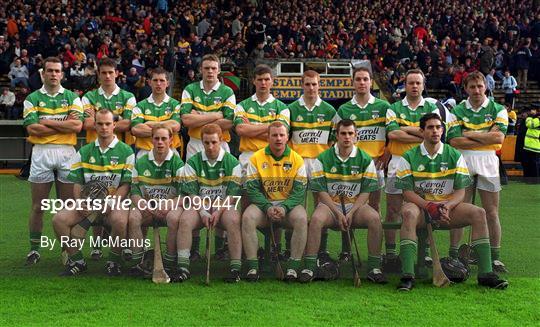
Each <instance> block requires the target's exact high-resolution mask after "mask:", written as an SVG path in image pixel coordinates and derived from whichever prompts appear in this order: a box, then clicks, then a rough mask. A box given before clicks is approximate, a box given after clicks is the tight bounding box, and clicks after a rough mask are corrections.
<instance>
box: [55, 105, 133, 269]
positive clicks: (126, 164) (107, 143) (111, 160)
mask: <svg viewBox="0 0 540 327" xmlns="http://www.w3.org/2000/svg"><path fill="white" fill-rule="evenodd" d="M115 125H116V122H115V117H114V115H113V113H112V112H111V111H110V110H108V109H100V110H98V111H97V112H96V113H95V114H94V130H95V131H96V132H97V139H96V140H95V141H94V142H92V143H89V144H87V145H85V146H83V147H82V148H81V149H80V150H79V152H78V153H77V155H76V156H75V160H74V162H73V165H72V166H71V172H70V174H69V176H68V178H69V179H70V180H71V181H72V182H74V183H75V185H74V187H73V193H74V197H75V199H79V198H80V197H81V188H82V186H83V185H84V184H86V183H88V182H90V181H93V180H99V181H102V182H106V183H107V187H108V189H109V194H110V195H113V196H114V198H115V201H116V202H117V203H118V202H119V201H121V200H124V199H125V197H126V196H127V194H128V192H129V183H130V182H131V170H132V169H133V163H134V159H135V158H134V155H133V150H131V147H130V146H129V145H127V144H125V143H124V142H122V141H119V140H118V138H117V137H116V135H114V130H115ZM90 213H91V212H89V211H88V208H87V209H86V210H83V211H77V210H66V209H64V210H62V211H59V212H58V213H57V214H56V215H55V216H54V218H53V227H54V232H55V233H56V236H57V237H58V239H59V240H60V239H61V238H65V237H70V236H71V229H72V228H73V227H74V226H75V225H77V224H78V223H79V222H81V221H82V220H83V219H84V218H85V217H87V216H88V215H89V214H90ZM128 214H129V211H127V210H113V209H112V208H108V209H107V211H106V213H105V218H104V223H105V224H107V225H109V226H110V227H111V238H112V240H114V241H115V242H118V243H115V244H118V245H119V243H120V242H119V241H120V240H122V239H125V238H126V232H127V223H128ZM70 241H71V239H70ZM68 244H72V243H71V242H70V243H68ZM65 250H66V252H67V254H68V255H69V260H68V264H67V266H66V270H65V271H64V272H63V273H62V276H74V275H77V274H79V273H81V272H83V271H85V270H86V269H87V267H86V262H85V261H84V258H83V254H82V251H81V249H80V248H79V249H77V248H76V247H71V246H67V247H65ZM121 251H122V248H121V247H120V246H115V247H112V248H111V251H110V254H109V260H108V261H107V266H106V269H107V274H108V275H109V276H118V275H120V273H121V270H120V267H121V260H120V258H121V256H120V254H121Z"/></svg>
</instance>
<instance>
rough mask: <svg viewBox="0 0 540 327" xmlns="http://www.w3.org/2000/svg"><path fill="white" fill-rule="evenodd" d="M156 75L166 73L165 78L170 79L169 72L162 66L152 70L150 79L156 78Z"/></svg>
mask: <svg viewBox="0 0 540 327" xmlns="http://www.w3.org/2000/svg"><path fill="white" fill-rule="evenodd" d="M154 75H165V79H167V81H168V80H169V73H168V72H167V71H166V70H165V69H163V68H161V67H157V68H153V69H152V70H151V71H150V79H152V78H154Z"/></svg>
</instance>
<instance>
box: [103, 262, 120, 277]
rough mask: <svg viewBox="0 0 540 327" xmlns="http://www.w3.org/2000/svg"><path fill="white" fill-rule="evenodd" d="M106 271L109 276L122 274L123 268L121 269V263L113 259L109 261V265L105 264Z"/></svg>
mask: <svg viewBox="0 0 540 327" xmlns="http://www.w3.org/2000/svg"><path fill="white" fill-rule="evenodd" d="M105 271H106V273H107V276H109V277H115V276H120V275H122V270H120V265H119V264H118V263H116V262H112V261H107V265H106V266H105Z"/></svg>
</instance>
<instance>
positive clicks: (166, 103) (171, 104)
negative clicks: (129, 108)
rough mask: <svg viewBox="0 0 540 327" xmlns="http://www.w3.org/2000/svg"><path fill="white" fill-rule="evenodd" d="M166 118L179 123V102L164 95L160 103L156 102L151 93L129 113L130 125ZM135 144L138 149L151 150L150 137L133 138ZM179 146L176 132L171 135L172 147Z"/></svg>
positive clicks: (159, 120) (164, 119)
mask: <svg viewBox="0 0 540 327" xmlns="http://www.w3.org/2000/svg"><path fill="white" fill-rule="evenodd" d="M166 120H175V121H177V122H179V123H180V102H178V100H175V99H173V98H171V97H170V96H168V95H165V98H164V99H163V102H162V103H159V104H158V103H156V102H155V101H154V98H153V97H152V95H150V96H149V97H148V98H146V99H144V100H142V101H141V102H139V103H138V104H137V106H136V107H135V108H134V109H133V114H132V115H131V127H135V126H137V125H139V124H144V123H145V122H147V121H153V122H162V121H166ZM135 146H136V147H137V148H138V149H143V150H152V148H153V145H152V138H151V137H138V138H137V140H135ZM179 146H180V137H179V136H178V134H174V135H173V141H172V147H173V148H177V147H179Z"/></svg>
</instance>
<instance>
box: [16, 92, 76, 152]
mask: <svg viewBox="0 0 540 327" xmlns="http://www.w3.org/2000/svg"><path fill="white" fill-rule="evenodd" d="M72 112H75V113H77V114H78V116H79V119H80V120H81V121H83V120H84V114H83V109H82V104H81V99H79V96H78V95H77V94H76V93H75V92H72V91H70V90H66V89H64V88H63V87H60V89H59V90H58V93H56V94H48V93H47V91H46V90H45V87H42V88H41V89H39V90H36V91H34V92H32V93H30V94H29V95H28V97H26V100H24V112H23V118H24V122H23V124H24V126H25V127H26V126H29V125H32V124H39V121H40V120H41V119H51V120H59V121H64V120H67V119H68V116H69V114H70V113H72ZM28 142H30V143H32V144H67V145H75V144H77V134H76V133H67V134H63V133H57V134H54V135H49V136H35V135H29V136H28Z"/></svg>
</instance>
